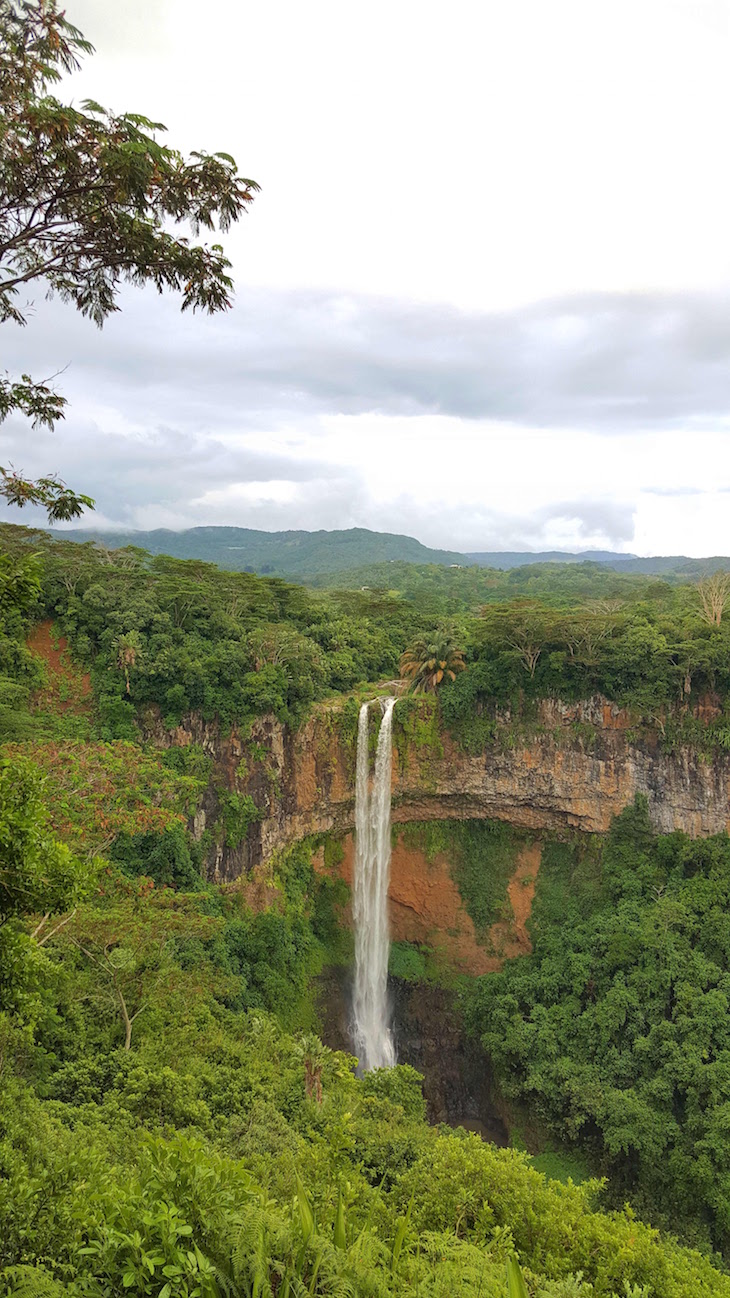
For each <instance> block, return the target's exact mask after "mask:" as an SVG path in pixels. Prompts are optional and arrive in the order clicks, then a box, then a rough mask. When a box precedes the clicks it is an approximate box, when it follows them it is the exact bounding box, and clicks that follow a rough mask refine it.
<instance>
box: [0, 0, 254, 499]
mask: <svg viewBox="0 0 730 1298" xmlns="http://www.w3.org/2000/svg"><path fill="white" fill-rule="evenodd" d="M0 35H1V36H2V39H1V40H0V321H12V322H14V323H15V324H19V325H24V324H25V322H26V309H25V308H24V307H22V306H21V304H20V301H19V294H20V291H21V289H23V288H24V286H25V285H26V284H29V283H31V282H33V281H36V280H40V281H42V283H43V285H44V287H45V290H46V291H47V292H48V293H49V294H52V293H58V294H59V295H60V296H61V297H62V298H63V300H64V301H68V302H71V303H73V305H74V306H75V307H76V308H77V310H79V311H81V312H82V314H84V315H87V316H89V317H90V318H91V319H92V320H93V321H94V322H95V323H96V324H97V325H102V324H103V322H104V320H105V319H106V318H107V316H109V315H110V314H111V313H112V312H113V311H117V310H118V309H119V308H118V306H117V295H118V292H119V288H120V285H121V283H122V282H124V281H127V282H129V283H132V284H136V285H140V286H141V285H145V284H153V285H154V286H155V288H156V289H157V290H158V291H159V292H160V293H161V292H163V291H164V290H166V289H172V290H173V291H175V292H179V293H181V294H182V309H183V310H186V309H187V308H188V307H192V309H193V310H196V309H197V308H202V309H204V310H206V311H209V312H215V311H224V310H227V309H228V307H230V305H231V293H232V288H233V281H232V279H231V277H230V275H229V270H230V262H229V261H228V260H227V258H226V257H225V255H224V253H223V249H222V247H221V245H220V244H218V243H212V244H210V245H208V244H195V243H192V242H191V241H190V238H189V237H188V236H187V235H186V234H176V233H172V232H171V230H170V226H171V225H172V226H173V227H174V226H175V225H179V224H183V225H187V227H188V228H189V229H190V230H191V231H192V234H193V235H194V236H195V237H197V236H198V235H199V233H200V231H201V230H215V229H216V228H218V229H220V230H223V231H225V230H227V229H228V228H229V227H230V226H231V224H232V223H233V222H234V221H237V220H238V219H239V218H240V217H241V215H242V214H243V212H244V211H245V210H246V208H247V207H248V205H249V204H250V203H251V202H252V200H253V197H254V194H255V192H256V190H257V189H258V185H257V184H256V182H255V181H253V180H249V179H246V178H245V177H242V176H240V175H239V174H238V169H237V167H236V163H235V160H234V159H233V158H232V157H231V156H230V154H228V153H213V154H209V153H204V152H195V153H193V154H192V155H191V157H190V158H189V159H185V158H184V157H183V156H182V155H181V154H180V153H179V152H178V151H177V150H175V149H171V148H169V147H167V146H165V145H163V144H161V143H160V142H159V141H158V139H157V135H158V134H159V133H160V132H162V131H164V130H165V127H164V126H163V125H162V124H161V123H160V122H153V121H151V120H150V119H149V118H147V117H144V116H142V115H141V114H139V113H123V114H115V113H112V112H110V111H109V110H108V109H106V108H103V107H102V106H101V105H100V104H98V103H96V102H95V101H93V100H85V101H84V102H83V103H82V104H81V107H80V108H75V107H74V106H72V105H68V104H62V103H61V102H60V101H59V100H58V99H56V98H54V97H53V96H52V95H50V94H49V93H48V91H49V87H50V86H51V85H52V84H53V83H55V82H57V81H58V80H59V79H60V78H61V76H62V75H63V74H64V73H67V72H71V71H73V70H74V69H75V68H77V67H78V66H79V56H80V55H83V54H88V53H91V51H92V46H91V45H90V44H89V42H88V41H87V40H85V39H84V37H83V36H82V35H81V33H80V32H79V31H78V29H77V28H76V27H74V26H73V25H72V24H71V23H69V22H68V21H67V19H66V18H65V16H64V14H63V12H61V11H59V10H58V7H57V4H56V0H0ZM65 404H66V402H65V399H64V398H63V397H61V396H59V395H58V394H57V393H55V392H54V391H53V390H52V388H51V387H49V386H48V384H47V383H36V382H34V381H33V380H32V379H31V378H30V376H29V375H27V374H24V375H23V376H22V380H21V382H19V383H18V382H16V381H13V380H12V379H11V378H10V377H7V376H6V377H2V378H0V422H1V421H2V420H3V419H5V418H6V417H7V416H8V415H9V414H10V413H11V412H14V411H18V412H20V413H22V414H25V415H27V416H28V417H30V418H31V419H32V421H33V423H34V424H45V425H46V426H47V427H49V428H51V427H53V426H54V425H55V423H56V422H57V421H58V420H59V419H60V418H62V417H63V409H64V406H65ZM0 495H2V496H4V497H5V498H6V499H7V500H8V501H10V503H11V504H14V505H20V506H22V505H25V504H30V503H33V504H41V505H43V506H45V507H46V508H47V509H48V514H49V518H50V519H51V521H58V520H59V519H64V518H73V517H76V516H77V515H78V514H80V513H81V511H82V509H83V508H84V507H89V508H91V507H93V502H91V500H90V498H89V497H88V496H81V495H77V494H76V493H74V492H71V491H70V490H69V489H68V488H66V487H65V485H64V484H62V483H59V481H58V480H57V479H55V478H45V479H40V480H39V481H38V482H35V483H33V482H28V481H26V480H25V479H24V478H23V475H22V474H16V473H14V472H10V471H8V470H6V469H0Z"/></svg>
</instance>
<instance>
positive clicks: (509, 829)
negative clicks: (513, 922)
mask: <svg viewBox="0 0 730 1298" xmlns="http://www.w3.org/2000/svg"><path fill="white" fill-rule="evenodd" d="M396 832H397V833H398V835H399V836H400V837H401V838H402V840H403V842H404V843H406V844H407V846H409V847H415V848H418V849H419V851H421V852H423V854H424V856H425V857H426V860H427V861H433V860H434V859H435V857H437V856H445V857H446V858H447V859H448V861H449V863H450V867H451V874H452V878H453V880H454V883H455V884H456V886H457V887H458V889H459V892H460V894H461V898H462V901H463V902H464V906H465V907H466V911H467V913H468V915H469V916H470V918H471V920H472V922H473V924H474V928H475V929H476V932H477V936H478V937H479V938H480V940H481V941H485V940H486V937H487V934H488V931H489V929H490V927H491V925H492V924H494V923H496V922H497V921H498V920H500V919H505V918H508V917H509V915H510V914H511V910H510V905H509V900H508V897H507V884H508V883H509V881H510V879H511V878H512V875H513V874H514V871H515V866H516V863H517V853H518V851H519V849H520V847H521V845H522V844H523V843H524V842H526V841H527V835H526V833H525V832H524V831H523V830H519V829H515V828H514V827H513V826H512V825H507V824H504V823H503V822H502V821H500V820H432V821H424V822H418V821H411V823H410V824H408V825H403V826H398V828H397V831H396Z"/></svg>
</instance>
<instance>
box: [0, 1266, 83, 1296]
mask: <svg viewBox="0 0 730 1298" xmlns="http://www.w3.org/2000/svg"><path fill="white" fill-rule="evenodd" d="M77 1293H78V1289H77V1288H76V1286H75V1285H74V1286H73V1288H69V1287H68V1285H65V1284H62V1283H61V1281H60V1280H56V1279H55V1277H54V1276H52V1275H51V1273H50V1271H46V1270H45V1268H44V1267H41V1266H9V1267H6V1268H5V1269H4V1270H3V1271H2V1272H0V1294H2V1295H3V1298H5V1295H7V1298H70V1296H71V1295H72V1294H77Z"/></svg>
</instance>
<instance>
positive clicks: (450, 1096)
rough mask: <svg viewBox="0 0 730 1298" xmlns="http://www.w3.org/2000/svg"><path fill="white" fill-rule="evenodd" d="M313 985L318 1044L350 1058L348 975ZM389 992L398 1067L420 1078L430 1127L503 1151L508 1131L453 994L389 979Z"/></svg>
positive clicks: (325, 976) (332, 975) (335, 973)
mask: <svg viewBox="0 0 730 1298" xmlns="http://www.w3.org/2000/svg"><path fill="white" fill-rule="evenodd" d="M317 984H318V995H317V1002H318V1009H319V1013H320V1017H321V1021H322V1031H321V1036H322V1040H323V1041H324V1042H325V1044H326V1045H328V1046H330V1047H331V1048H332V1049H333V1050H345V1051H347V1052H348V1053H350V1054H352V1052H353V1044H352V1027H351V1017H352V1010H351V1006H352V972H351V971H350V970H348V969H329V970H325V972H324V973H322V974H321V975H320V976H319V978H318V979H317ZM388 991H389V995H390V998H391V1004H392V1009H393V1032H394V1037H395V1045H396V1050H397V1056H398V1063H399V1064H410V1065H411V1067H412V1068H415V1069H417V1071H418V1072H419V1073H421V1074H422V1076H423V1093H424V1097H425V1100H426V1109H427V1114H428V1120H429V1122H432V1123H438V1122H446V1123H448V1124H449V1125H450V1126H452V1127H457V1126H460V1127H465V1128H466V1129H467V1130H469V1131H475V1132H477V1134H478V1135H480V1136H482V1138H483V1139H484V1140H490V1141H492V1142H493V1143H494V1144H495V1145H502V1146H506V1145H507V1144H508V1143H509V1140H508V1135H507V1129H506V1127H505V1125H504V1122H503V1121H502V1119H501V1117H500V1115H499V1113H498V1112H497V1110H496V1107H495V1104H494V1101H493V1099H492V1096H491V1093H490V1078H489V1075H488V1072H487V1061H486V1059H485V1057H484V1055H483V1054H482V1053H481V1052H480V1051H479V1049H478V1047H476V1046H472V1045H471V1044H470V1043H469V1042H468V1041H467V1040H466V1039H465V1037H464V1035H463V1033H462V1028H461V1023H460V1020H459V1015H458V1012H457V1010H456V1006H455V1004H454V996H453V993H452V992H450V991H449V990H448V989H447V988H444V987H438V986H433V985H431V984H424V983H411V982H404V981H402V980H401V979H399V978H389V980H388Z"/></svg>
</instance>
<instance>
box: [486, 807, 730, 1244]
mask: <svg viewBox="0 0 730 1298" xmlns="http://www.w3.org/2000/svg"><path fill="white" fill-rule="evenodd" d="M729 913H730V840H729V839H728V837H727V835H721V836H718V837H716V838H710V839H704V840H699V841H692V840H689V839H687V838H686V837H685V836H684V835H682V834H672V835H670V836H665V837H656V836H655V835H654V834H653V833H652V830H651V827H650V825H649V821H648V817H647V812H646V805H645V803H643V802H642V801H641V800H639V801H638V802H637V805H636V806H635V807H634V808H630V809H629V810H627V811H625V812H624V813H623V814H622V816H620V817H619V818H618V819H617V820H616V821H615V823H614V826H613V828H612V831H611V833H610V835H609V837H608V840H607V841H606V843H605V846H603V847H602V848H601V846H600V845H598V844H594V843H591V844H589V846H588V847H585V846H584V845H583V844H582V843H581V842H578V841H576V843H575V844H574V845H571V844H562V845H561V844H554V845H552V846H550V847H548V848H546V851H545V853H544V857H543V864H542V866H541V870H540V874H539V876H538V885H537V893H536V898H535V903H534V908H533V915H532V921H531V933H532V939H533V943H534V951H533V954H532V955H530V956H525V957H522V958H520V959H518V960H514V961H511V962H510V963H509V964H508V965H507V966H505V968H504V970H503V971H502V972H501V973H500V974H495V975H492V976H490V977H489V978H483V979H480V980H478V981H477V982H476V983H475V984H474V985H473V987H472V988H471V989H470V994H469V995H468V997H467V1008H468V1018H469V1022H470V1024H471V1028H472V1031H474V1032H476V1033H478V1034H479V1035H480V1037H481V1040H482V1042H483V1044H484V1046H485V1049H486V1050H487V1052H488V1054H489V1056H490V1058H491V1060H492V1062H493V1065H494V1066H495V1068H496V1070H497V1075H498V1078H499V1082H500V1085H501V1087H502V1089H503V1090H504V1093H505V1094H506V1095H507V1096H510V1097H512V1098H513V1099H518V1100H519V1101H520V1102H521V1103H522V1104H523V1105H524V1106H526V1108H527V1110H528V1111H529V1112H531V1113H532V1114H534V1115H535V1116H536V1117H537V1118H539V1119H540V1120H542V1121H544V1122H545V1123H547V1124H548V1126H549V1127H550V1129H551V1130H552V1131H553V1132H554V1133H555V1134H556V1135H559V1136H560V1137H561V1138H562V1139H563V1140H564V1141H566V1142H569V1143H571V1142H572V1144H573V1145H574V1146H575V1147H579V1148H580V1149H581V1150H582V1151H583V1152H584V1153H585V1154H586V1155H587V1156H588V1157H589V1158H590V1160H591V1162H592V1165H593V1166H594V1167H598V1168H600V1169H601V1170H602V1171H603V1172H605V1173H607V1174H608V1175H609V1176H610V1184H611V1187H612V1195H613V1197H614V1199H615V1200H616V1201H617V1202H623V1200H624V1198H625V1197H626V1196H630V1198H631V1200H632V1202H634V1203H635V1204H637V1205H638V1206H639V1208H640V1209H641V1210H642V1211H644V1212H647V1213H650V1214H651V1216H652V1218H654V1219H656V1218H657V1217H659V1218H660V1219H662V1220H663V1221H664V1222H665V1224H666V1223H670V1224H674V1225H675V1226H676V1227H678V1228H681V1229H682V1231H683V1233H685V1234H687V1235H694V1238H696V1239H697V1240H699V1241H702V1240H705V1241H707V1240H710V1241H711V1242H712V1243H713V1244H714V1245H715V1246H716V1247H718V1248H721V1249H722V1250H723V1251H724V1252H727V1250H728V1245H729V1244H730V1177H729V1174H728V1168H729V1164H728V1158H729V1157H730V1145H729V1144H728V1140H727V1127H726V1120H727V1093H728V1086H729V1085H730V1080H729V1078H730V1074H729V1073H728V1069H729V1068H730V1017H729V1016H728V1004H729V997H730V981H729V973H728V970H729V966H730V920H729V919H728V914H729Z"/></svg>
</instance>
